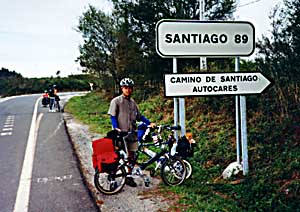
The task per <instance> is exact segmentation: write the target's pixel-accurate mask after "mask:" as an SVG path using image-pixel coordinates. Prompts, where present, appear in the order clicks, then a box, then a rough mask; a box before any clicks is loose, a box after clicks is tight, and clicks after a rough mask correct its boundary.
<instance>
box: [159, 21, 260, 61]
mask: <svg viewBox="0 0 300 212" xmlns="http://www.w3.org/2000/svg"><path fill="white" fill-rule="evenodd" d="M164 22H188V23H218V24H220V23H230V24H234V23H237V24H250V25H251V27H252V28H253V49H252V51H251V52H250V53H249V54H225V55H210V54H199V55H165V54H162V53H161V52H160V50H159V48H158V28H159V25H160V24H161V23H164ZM155 31H156V37H155V42H156V44H155V46H156V52H157V54H158V55H159V56H161V57H163V58H174V57H176V58H197V57H202V56H203V57H237V56H239V57H248V56H250V55H252V54H253V53H254V51H255V48H256V47H255V27H254V25H253V24H252V23H251V22H248V21H200V20H181V19H179V20H177V19H162V20H160V21H158V22H157V24H156V27H155Z"/></svg>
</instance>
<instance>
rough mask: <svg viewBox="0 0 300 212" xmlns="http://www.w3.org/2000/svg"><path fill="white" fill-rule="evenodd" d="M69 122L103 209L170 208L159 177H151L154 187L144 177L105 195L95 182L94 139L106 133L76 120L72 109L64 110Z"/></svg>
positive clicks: (85, 174) (88, 182) (88, 181)
mask: <svg viewBox="0 0 300 212" xmlns="http://www.w3.org/2000/svg"><path fill="white" fill-rule="evenodd" d="M63 116H64V121H65V126H66V129H67V132H68V135H69V137H70V141H71V143H72V145H73V148H74V151H75V153H76V155H77V158H78V161H79V168H80V170H81V172H82V175H83V177H84V180H85V183H86V185H87V187H88V189H89V191H90V193H91V195H92V197H93V198H94V200H95V202H96V204H97V206H98V208H99V211H103V212H106V211H111V212H119V211H120V212H121V211H122V212H124V211H128V212H135V211H136V212H140V211H147V212H151V211H168V209H169V206H170V205H171V204H170V203H171V202H172V201H171V200H170V197H167V198H166V197H164V196H163V195H162V194H161V193H160V191H159V190H160V189H159V188H158V184H159V183H160V179H159V178H151V185H150V187H148V188H147V187H145V186H144V182H143V179H141V178H137V179H135V181H136V183H137V184H138V186H137V187H136V188H132V187H129V186H126V185H125V187H124V188H123V190H122V191H121V192H120V193H118V194H116V195H103V194H101V193H100V192H98V191H97V189H96V188H95V186H94V182H93V179H94V174H95V171H94V168H93V166H92V141H93V140H96V139H98V138H101V137H102V136H101V135H99V134H93V133H90V132H89V127H88V126H87V125H83V124H81V123H80V122H78V121H76V120H75V119H74V118H73V116H72V115H71V114H69V113H64V114H63Z"/></svg>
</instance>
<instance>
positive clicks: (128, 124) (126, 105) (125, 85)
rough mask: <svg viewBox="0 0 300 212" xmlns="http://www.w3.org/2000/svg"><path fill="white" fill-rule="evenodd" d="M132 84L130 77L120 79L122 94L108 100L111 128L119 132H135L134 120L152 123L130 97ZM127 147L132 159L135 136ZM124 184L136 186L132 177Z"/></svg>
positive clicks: (136, 144)
mask: <svg viewBox="0 0 300 212" xmlns="http://www.w3.org/2000/svg"><path fill="white" fill-rule="evenodd" d="M133 86H134V81H133V80H132V79H130V78H124V79H122V80H121V82H120V87H121V90H122V94H121V95H120V96H117V97H115V98H114V99H112V100H111V102H110V106H109V110H108V114H109V115H110V118H111V123H112V127H113V129H115V130H117V131H119V132H135V131H136V130H137V126H136V121H142V122H144V123H146V124H148V125H154V124H153V123H151V122H150V121H149V120H148V119H147V118H146V117H145V116H143V115H142V114H141V113H140V111H139V108H138V106H137V104H136V102H135V101H134V100H133V99H132V98H131V94H132V92H133ZM134 135H135V134H134ZM127 147H128V152H129V156H128V158H129V160H131V161H132V160H133V159H134V153H135V151H137V148H138V141H137V137H136V136H131V139H130V140H129V141H128V142H127ZM129 171H131V170H129ZM126 184H127V185H129V186H132V187H136V186H137V184H136V183H135V182H134V180H133V178H132V177H127V178H126Z"/></svg>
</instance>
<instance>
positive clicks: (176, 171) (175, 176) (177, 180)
mask: <svg viewBox="0 0 300 212" xmlns="http://www.w3.org/2000/svg"><path fill="white" fill-rule="evenodd" d="M160 176H161V178H162V180H163V182H164V183H165V184H166V185H169V186H176V185H180V184H181V183H182V182H183V181H184V179H185V177H186V167H185V163H184V162H183V160H181V159H180V158H168V159H167V160H165V161H164V163H163V164H162V166H161V169H160Z"/></svg>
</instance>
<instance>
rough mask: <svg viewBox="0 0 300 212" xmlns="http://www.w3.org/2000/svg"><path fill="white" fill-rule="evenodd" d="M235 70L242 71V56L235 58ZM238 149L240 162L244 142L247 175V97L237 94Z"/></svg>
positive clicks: (244, 166) (243, 153)
mask: <svg viewBox="0 0 300 212" xmlns="http://www.w3.org/2000/svg"><path fill="white" fill-rule="evenodd" d="M235 71H236V72H239V71H240V58H239V57H236V58H235ZM235 109H236V149H237V162H238V163H239V164H240V163H241V159H240V154H241V151H240V150H241V144H242V162H243V166H242V167H243V174H244V175H247V174H248V171H249V162H248V140H247V114H246V111H247V110H246V97H245V96H240V95H237V96H236V108H235Z"/></svg>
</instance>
